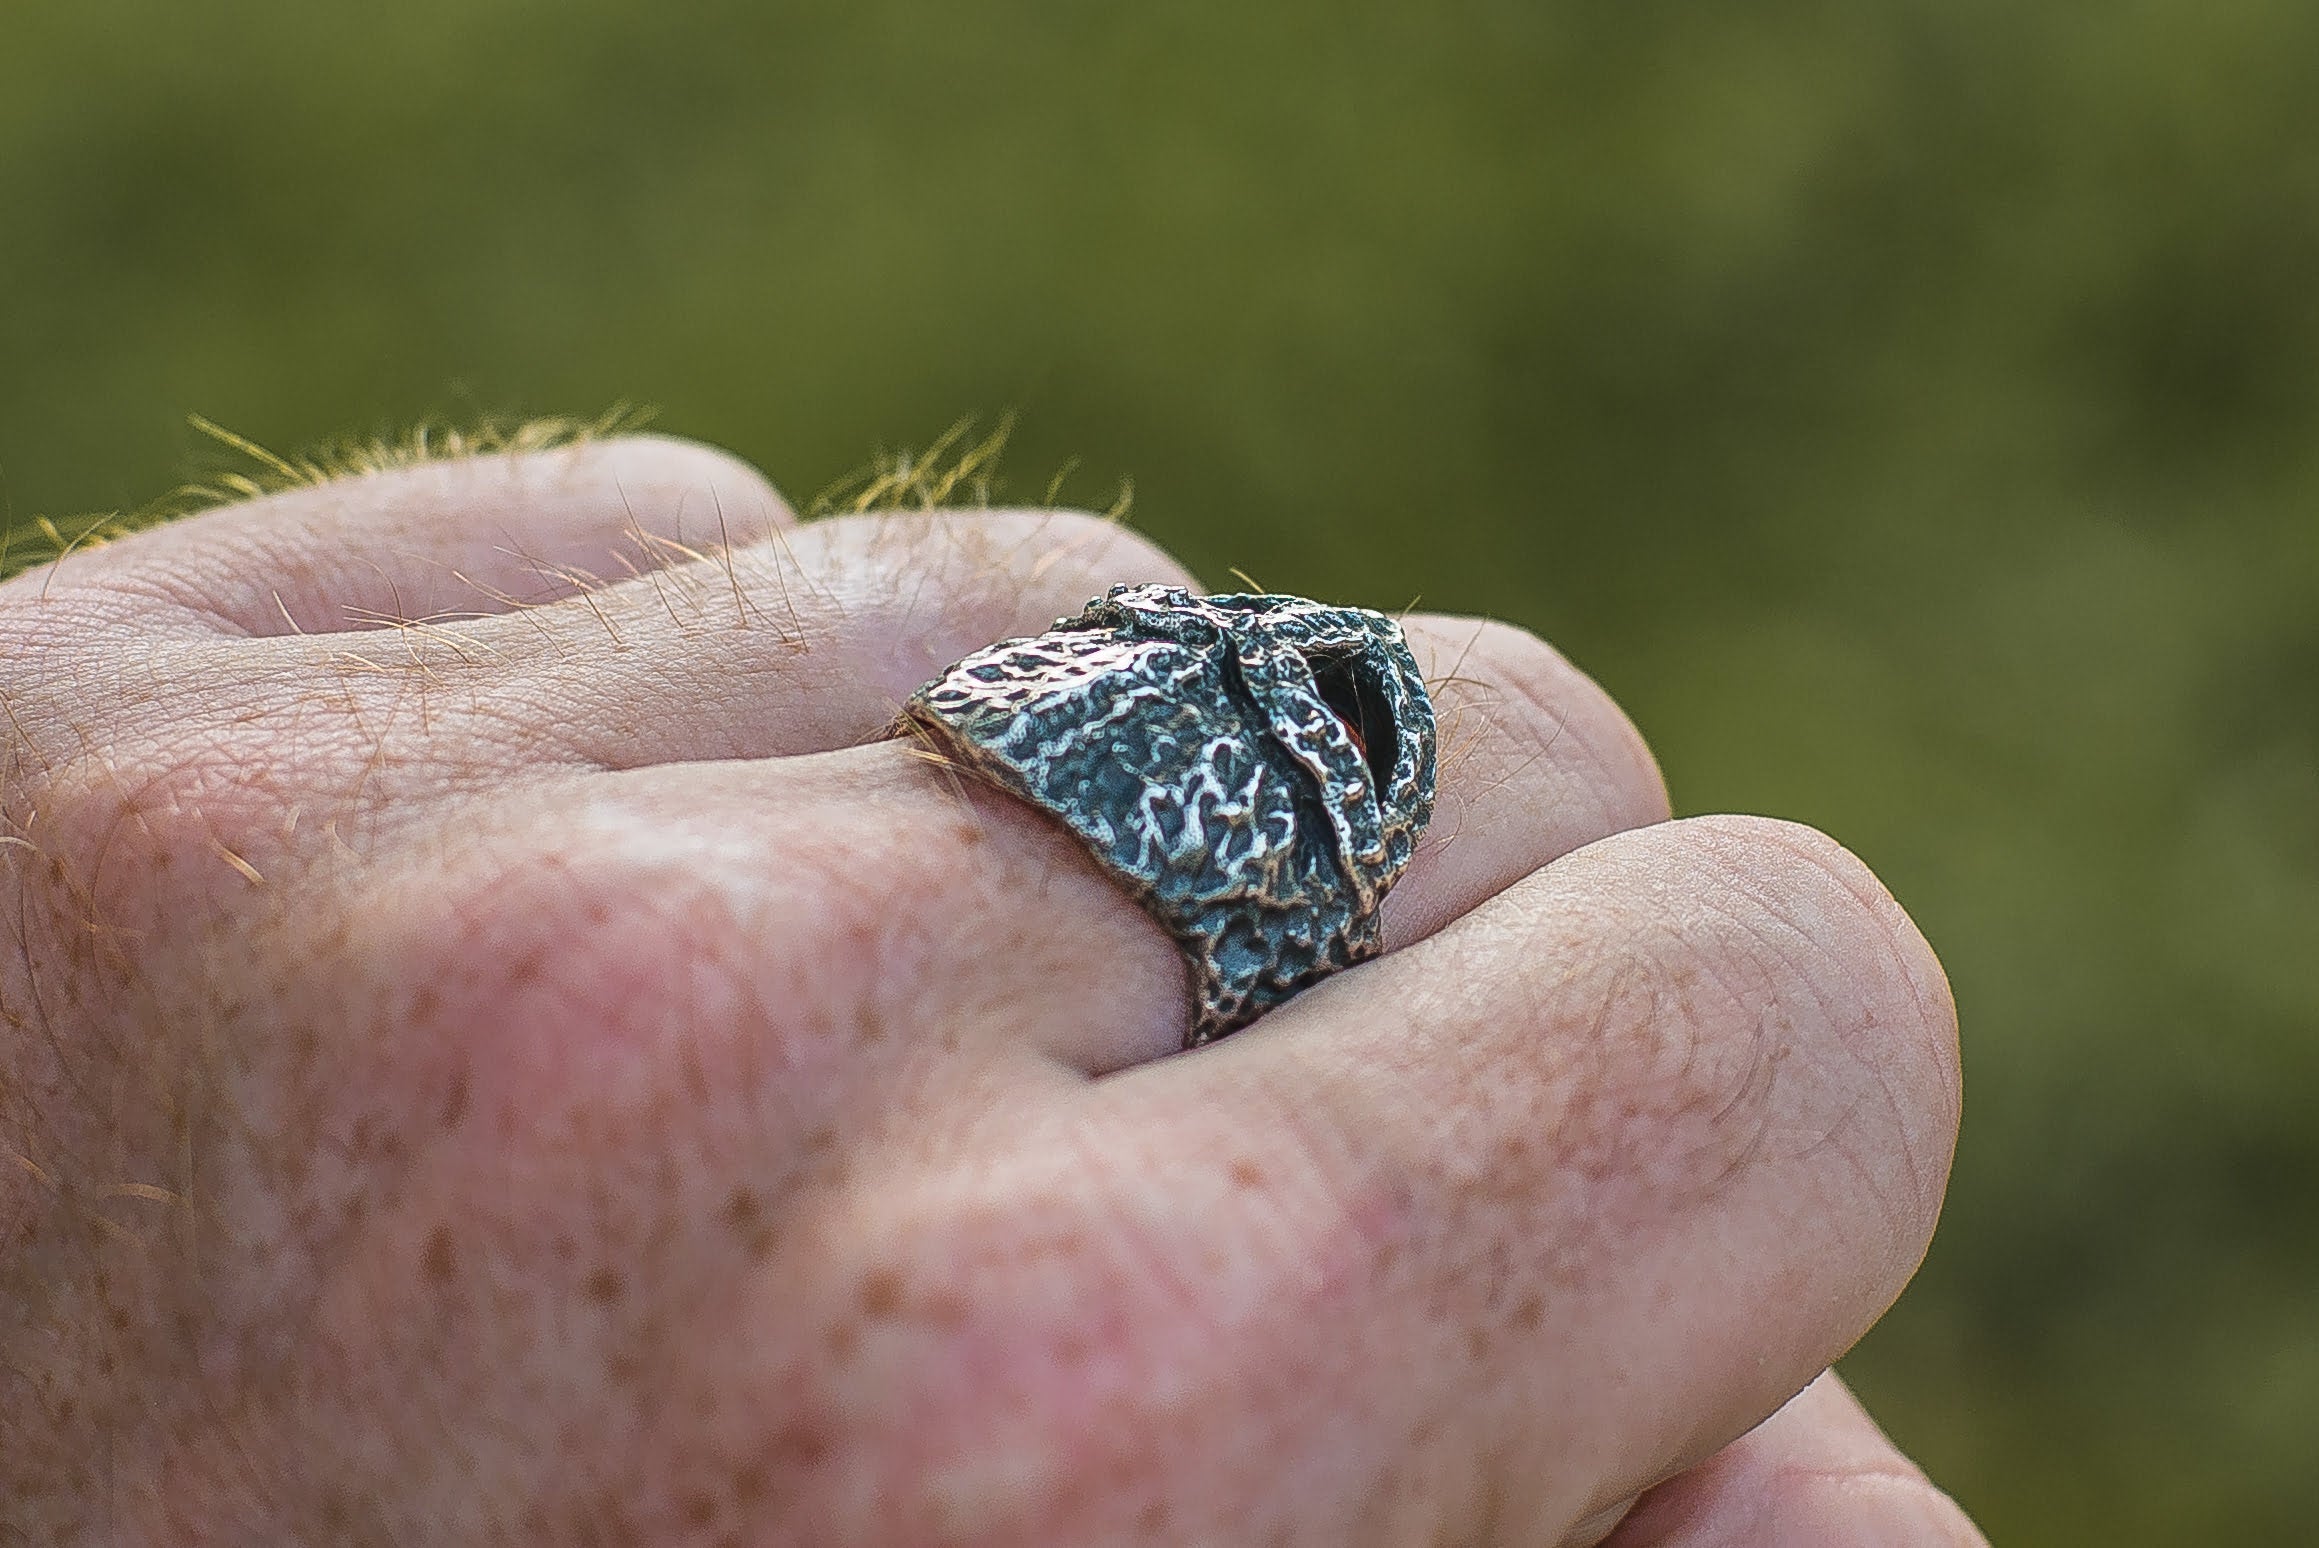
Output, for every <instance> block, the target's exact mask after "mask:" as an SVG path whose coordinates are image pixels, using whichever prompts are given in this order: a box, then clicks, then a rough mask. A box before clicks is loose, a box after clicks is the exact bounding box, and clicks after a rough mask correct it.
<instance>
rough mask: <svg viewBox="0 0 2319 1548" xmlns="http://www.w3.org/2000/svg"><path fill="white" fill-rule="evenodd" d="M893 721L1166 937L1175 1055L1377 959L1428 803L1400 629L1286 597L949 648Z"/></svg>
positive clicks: (1413, 680) (1131, 599)
mask: <svg viewBox="0 0 2319 1548" xmlns="http://www.w3.org/2000/svg"><path fill="white" fill-rule="evenodd" d="M903 718H904V720H905V721H906V722H908V723H910V724H913V725H915V726H917V727H919V728H921V729H922V730H923V731H924V732H925V733H927V735H928V736H929V737H930V738H931V739H932V741H933V742H934V744H935V745H936V746H937V747H939V748H940V749H941V750H942V751H943V752H944V753H946V754H948V755H949V756H950V757H951V758H953V759H954V760H955V761H957V762H958V763H959V764H960V765H962V766H963V767H964V768H966V769H967V770H969V771H970V772H972V773H974V774H976V775H978V776H979V777H981V778H983V779H985V780H988V781H989V782H990V783H992V784H994V785H997V786H998V787H999V788H1001V789H1003V790H1007V791H1009V792H1011V793H1013V794H1015V795H1017V796H1020V797H1021V798H1022V799H1023V800H1025V801H1028V802H1030V803H1031V804H1032V805H1033V806H1036V807H1038V808H1040V809H1041V810H1043V811H1045V812H1048V813H1050V814H1051V815H1053V816H1054V817H1055V818H1056V819H1057V820H1059V821H1060V822H1062V823H1063V825H1064V826H1065V827H1067V828H1069V829H1070V830H1071V831H1072V832H1073V833H1074V834H1076V835H1078V837H1079V839H1080V840H1081V841H1082V842H1083V843H1084V844H1085V845H1086V846H1087V848H1088V850H1089V851H1090V852H1091V853H1092V854H1093V855H1094V856H1095V859H1096V861H1097V862H1098V863H1099V864H1101V865H1102V866H1103V868H1104V869H1105V870H1107V871H1109V872H1110V873H1111V874H1112V875H1113V876H1115V877H1116V878H1118V880H1119V881H1120V883H1121V884H1122V885H1123V886H1125V887H1126V888H1127V889H1128V891H1129V892H1130V893H1131V894H1132V895H1133V896H1134V897H1135V898H1136V899H1137V901H1139V902H1141V903H1142V904H1143V905H1144V907H1145V908H1146V909H1148V910H1149V911H1150V912H1151V914H1152V915H1153V917H1155V918H1156V919H1158V920H1159V922H1160V923H1161V924H1162V925H1163V926H1165V927H1166V928H1167V930H1168V931H1169V933H1170V934H1172V935H1174V936H1175V938H1176V940H1177V941H1178V942H1179V943H1181V945H1182V946H1183V949H1184V953H1185V955H1186V956H1187V957H1188V958H1189V959H1190V961H1191V964H1192V974H1193V989H1194V993H1195V1000H1196V1004H1195V1011H1194V1015H1193V1020H1192V1025H1191V1027H1190V1029H1189V1030H1188V1031H1187V1033H1186V1034H1185V1039H1184V1042H1185V1046H1186V1047H1192V1046H1196V1045H1198V1044H1201V1043H1205V1042H1208V1041H1211V1040H1212V1039H1215V1038H1218V1037H1222V1036H1223V1035H1224V1034H1225V1033H1227V1032H1231V1031H1233V1030H1235V1029H1237V1028H1239V1027H1242V1026H1245V1025H1246V1024H1247V1023H1249V1022H1250V1021H1253V1020H1255V1019H1256V1018H1257V1017H1258V1016H1260V1015H1262V1014H1263V1013H1264V1012H1265V1011H1266V1010H1268V1009H1270V1008H1271V1007H1272V1006H1275V1005H1277V1004H1279V1003H1280V1002H1281V1001H1283V1000H1286V999H1287V998H1288V997H1289V996H1291V995H1293V994H1295V993H1296V992H1297V991H1298V990H1300V989H1303V988H1305V987H1307V986H1308V985H1310V984H1313V983H1315V982H1317V981H1318V980H1320V979H1322V978H1324V977H1326V976H1327V975H1329V974H1330V973H1333V972H1335V971H1337V970H1338V969H1339V968H1344V967H1349V966H1351V965H1352V964H1353V963H1355V962H1358V961H1360V960H1362V959H1363V958H1364V957H1371V956H1374V955H1376V953H1377V952H1378V950H1379V949H1380V946H1381V940H1380V935H1379V926H1378V917H1377V906H1378V904H1379V903H1380V902H1381V901H1383V899H1384V896H1385V893H1386V891H1387V889H1389V888H1390V887H1391V886H1392V885H1393V883H1394V882H1395V881H1396V880H1398V879H1399V878H1400V875H1401V872H1402V870H1403V868H1404V867H1406V866H1407V865H1408V863H1409V856H1410V852H1411V851H1412V850H1413V849H1414V848H1415V847H1416V844H1417V838H1418V835H1419V834H1420V833H1421V832H1423V831H1424V828H1425V823H1426V819H1427V818H1428V817H1429V816H1431V815H1432V811H1433V773H1434V771H1433V741H1434V738H1433V708H1432V705H1431V703H1430V702H1429V701H1428V700H1427V698H1426V695H1425V684H1424V681H1423V679H1422V678H1421V677H1420V676H1419V675H1418V671H1417V663H1416V661H1415V659H1414V658H1412V657H1411V655H1410V654H1409V646H1408V644H1407V642H1406V641H1405V640H1404V639H1403V638H1402V634H1401V627H1400V625H1398V624H1396V623H1395V622H1393V620H1392V619H1390V618H1387V617H1385V616H1384V615H1383V614H1381V613H1373V612H1370V611H1368V610H1366V609H1363V608H1345V607H1324V606H1322V605H1321V604H1319V603H1317V602H1308V601H1306V600H1304V599H1303V598H1301V597H1289V596H1267V595H1248V596H1218V597H1200V596H1195V595H1193V594H1192V593H1190V592H1188V591H1184V590H1181V589H1179V588H1176V587H1170V586H1122V587H1118V588H1115V589H1114V590H1113V591H1112V592H1111V594H1110V595H1108V596H1106V597H1103V598H1101V599H1099V600H1097V601H1095V602H1092V603H1090V604H1088V607H1087V610H1086V611H1085V612H1083V613H1081V614H1079V615H1078V616H1077V617H1076V618H1066V619H1063V620H1061V621H1060V622H1058V623H1057V624H1056V625H1055V627H1054V628H1053V629H1051V630H1049V631H1048V632H1047V633H1045V634H1041V635H1036V636H1034V637H1032V638H1029V639H1020V640H1006V641H1002V642H1001V643H999V644H997V645H993V646H991V647H990V648H989V649H987V650H982V651H977V652H976V653H975V654H973V655H971V656H968V657H967V658H966V659H965V660H963V661H961V662H959V663H958V664H957V665H956V666H954V667H952V668H950V669H949V670H948V671H946V672H944V673H943V674H942V675H941V676H940V677H937V678H936V679H935V680H934V681H932V682H931V683H928V684H927V685H926V686H925V687H923V688H921V689H919V690H918V692H917V693H915V694H913V695H912V696H911V698H910V700H909V702H908V703H907V704H906V705H905V706H904V707H903Z"/></svg>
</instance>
